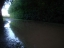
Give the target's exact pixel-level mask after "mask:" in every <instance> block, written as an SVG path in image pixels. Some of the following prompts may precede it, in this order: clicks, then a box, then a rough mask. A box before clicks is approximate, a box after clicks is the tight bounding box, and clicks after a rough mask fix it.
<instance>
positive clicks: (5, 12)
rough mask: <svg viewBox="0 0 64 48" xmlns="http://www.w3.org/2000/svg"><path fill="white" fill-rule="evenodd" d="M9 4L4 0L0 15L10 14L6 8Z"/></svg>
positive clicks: (8, 15)
mask: <svg viewBox="0 0 64 48" xmlns="http://www.w3.org/2000/svg"><path fill="white" fill-rule="evenodd" d="M10 5H11V4H9V3H6V2H5V5H4V6H3V8H2V10H1V11H2V16H7V17H10V14H9V13H8V9H9V7H10Z"/></svg>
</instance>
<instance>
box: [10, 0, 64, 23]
mask: <svg viewBox="0 0 64 48" xmlns="http://www.w3.org/2000/svg"><path fill="white" fill-rule="evenodd" d="M63 8H64V4H63V0H59V1H56V0H51V1H50V0H14V1H13V2H12V4H11V6H10V8H9V13H10V15H11V16H12V17H14V18H20V19H28V20H42V21H48V22H59V21H63V19H62V18H63V16H62V15H63V11H64V9H63ZM62 10H63V11H62ZM60 16H61V18H60ZM57 18H58V19H57ZM59 19H60V20H59Z"/></svg>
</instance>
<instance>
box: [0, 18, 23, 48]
mask: <svg viewBox="0 0 64 48" xmlns="http://www.w3.org/2000/svg"><path fill="white" fill-rule="evenodd" d="M10 23H11V20H10V19H5V20H4V33H2V34H1V35H0V48H24V46H23V43H22V41H20V40H19V38H18V37H17V36H16V35H15V34H14V33H13V31H12V29H11V28H10Z"/></svg>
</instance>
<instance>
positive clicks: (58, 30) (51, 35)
mask: <svg viewBox="0 0 64 48" xmlns="http://www.w3.org/2000/svg"><path fill="white" fill-rule="evenodd" d="M11 28H12V29H13V30H14V33H15V34H16V35H17V36H18V37H19V39H20V40H22V41H23V43H24V44H25V46H26V47H27V48H63V47H64V24H58V23H47V22H40V21H28V20H14V21H13V22H12V23H11Z"/></svg>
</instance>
